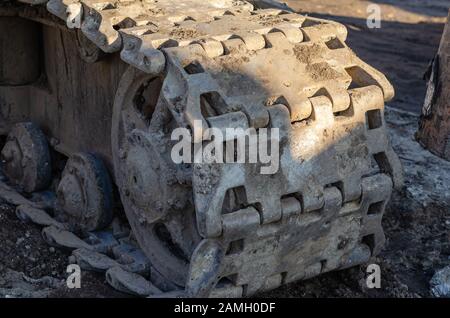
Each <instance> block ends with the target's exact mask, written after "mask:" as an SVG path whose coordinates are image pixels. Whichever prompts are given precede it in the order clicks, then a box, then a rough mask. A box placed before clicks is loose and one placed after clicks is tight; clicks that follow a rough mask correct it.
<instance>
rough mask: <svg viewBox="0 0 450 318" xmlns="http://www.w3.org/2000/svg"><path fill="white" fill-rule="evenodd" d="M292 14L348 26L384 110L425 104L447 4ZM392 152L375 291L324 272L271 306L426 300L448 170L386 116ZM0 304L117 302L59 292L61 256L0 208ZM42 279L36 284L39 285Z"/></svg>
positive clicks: (444, 240)
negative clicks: (370, 21) (400, 176)
mask: <svg viewBox="0 0 450 318" xmlns="http://www.w3.org/2000/svg"><path fill="white" fill-rule="evenodd" d="M287 2H288V3H289V5H291V6H292V7H294V8H295V9H297V10H299V11H301V12H303V13H308V14H311V15H314V16H319V17H324V18H330V19H334V20H337V21H340V22H342V23H344V24H346V25H347V26H348V27H349V39H348V43H349V45H350V46H351V47H352V48H353V49H354V50H355V51H356V52H357V53H358V54H359V55H360V56H361V57H362V58H363V59H364V60H365V61H367V62H369V63H370V64H372V65H374V66H375V67H377V68H378V69H380V70H381V71H383V72H384V73H386V74H387V76H388V77H389V78H390V80H391V81H392V82H393V84H394V86H395V88H396V91H397V97H396V99H395V100H394V101H393V102H391V103H390V105H391V106H392V107H395V108H400V109H404V110H409V111H411V112H415V113H418V112H419V111H420V108H421V105H422V101H423V98H424V95H425V83H424V82H423V80H422V75H423V73H424V72H425V71H426V69H427V65H428V62H429V61H430V60H431V58H432V57H433V55H434V54H435V52H436V51H437V47H438V44H439V39H440V35H441V32H442V29H443V23H444V21H445V16H446V14H447V10H446V9H447V8H448V6H449V4H448V1H447V0H373V1H358V0H339V1H335V0H296V1H295V0H292V1H287ZM370 3H377V4H380V6H381V8H382V16H383V21H382V28H381V29H368V28H367V26H366V16H367V13H366V8H367V5H368V4H370ZM387 113H388V120H389V123H390V126H391V127H390V128H391V131H392V135H393V143H394V147H395V150H396V151H397V152H398V153H399V155H400V158H401V159H402V163H403V164H404V167H405V170H406V188H405V190H404V191H403V192H401V193H395V194H394V197H393V199H392V202H391V203H390V205H389V207H388V209H387V211H386V216H385V221H384V226H385V230H386V237H387V244H386V247H385V249H384V251H383V252H382V253H381V255H380V256H379V257H378V258H377V259H375V260H374V262H375V263H377V264H379V265H380V266H381V269H382V288H381V289H379V290H368V289H367V288H366V287H365V286H366V285H365V275H366V274H365V267H364V266H361V267H356V268H352V269H348V270H345V271H341V272H334V273H328V274H325V275H323V276H321V277H317V278H314V279H311V280H308V281H306V282H298V283H294V284H291V285H288V286H284V287H282V288H279V289H277V290H275V291H272V292H270V293H266V294H263V295H261V296H263V297H266V296H271V297H430V296H431V294H430V291H429V281H430V279H431V277H432V275H433V274H434V273H435V271H436V270H438V269H440V268H443V267H444V266H447V265H449V264H450V258H449V257H450V244H449V242H450V236H449V235H450V234H449V233H450V208H449V207H450V194H449V189H448V188H449V186H448V185H449V184H450V163H448V162H445V161H443V160H440V159H438V158H436V157H434V156H432V155H431V154H429V153H428V152H426V151H424V150H422V149H421V148H420V146H419V145H418V144H417V143H415V142H414V141H413V140H412V136H413V133H414V130H415V128H416V123H417V120H418V119H417V117H415V116H413V115H410V114H402V113H397V112H393V111H388V112H387ZM0 242H1V244H0V296H4V297H5V296H6V297H123V296H126V295H124V294H121V293H118V292H116V291H114V290H113V289H112V288H110V287H109V286H108V285H107V284H106V283H105V280H104V276H103V274H95V273H84V274H83V278H82V284H83V285H82V287H83V288H82V289H81V290H78V291H71V290H68V289H67V288H66V287H65V284H64V279H65V277H66V275H67V274H66V272H65V270H66V266H67V264H68V256H69V253H68V252H65V251H60V250H57V249H56V250H55V249H51V248H50V247H49V246H48V245H47V244H46V243H45V242H44V241H43V240H42V239H41V234H40V228H39V227H37V226H34V225H29V224H23V223H22V222H21V221H19V220H18V219H16V217H15V214H14V208H13V207H11V206H8V205H6V204H0ZM43 277H47V278H49V277H51V278H52V279H46V280H42V281H38V282H37V281H34V280H33V279H41V278H43Z"/></svg>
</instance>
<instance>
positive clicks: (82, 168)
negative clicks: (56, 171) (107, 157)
mask: <svg viewBox="0 0 450 318" xmlns="http://www.w3.org/2000/svg"><path fill="white" fill-rule="evenodd" d="M56 195H57V199H58V204H59V206H60V207H61V209H62V210H63V211H64V212H65V213H66V215H67V217H68V221H69V223H70V224H71V225H73V226H74V227H75V228H76V229H80V230H84V231H95V230H99V229H102V228H105V227H106V226H108V225H109V224H110V223H111V221H112V216H113V215H112V207H113V194H112V183H111V178H110V176H109V174H108V171H107V169H106V167H105V165H104V164H103V162H102V161H101V159H99V158H97V157H96V156H95V155H93V154H90V153H77V154H74V155H72V156H71V157H70V158H69V160H68V161H67V164H66V166H65V168H64V171H63V173H62V176H61V181H60V183H59V185H58V190H57V194H56Z"/></svg>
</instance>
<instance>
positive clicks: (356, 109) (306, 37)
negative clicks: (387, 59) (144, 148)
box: [23, 0, 402, 297]
mask: <svg viewBox="0 0 450 318" xmlns="http://www.w3.org/2000/svg"><path fill="white" fill-rule="evenodd" d="M23 2H28V3H32V4H37V3H42V4H43V3H45V2H47V1H25V0H23ZM221 3H225V5H224V6H222V7H220V8H219V7H218V6H217V4H216V2H214V1H208V2H205V1H195V0H190V1H189V0H183V1H158V2H154V1H139V2H138V1H134V0H129V1H128V0H122V1H94V0H85V1H77V0H50V1H48V2H47V8H48V10H49V11H50V12H51V13H53V14H55V15H56V16H58V17H60V18H61V19H63V20H64V21H65V22H66V24H67V26H68V27H69V28H77V29H81V31H82V32H83V34H84V35H85V36H86V37H87V38H88V39H90V40H91V41H92V42H93V43H94V44H95V45H97V46H98V47H99V48H100V49H101V50H103V51H104V52H108V53H111V52H119V51H120V52H121V53H120V55H121V58H122V59H123V60H124V61H125V62H127V63H128V64H130V65H132V66H134V67H135V68H137V69H139V70H141V71H143V72H146V73H150V74H155V75H156V74H160V73H162V72H163V71H165V72H167V76H166V78H165V81H164V85H163V89H162V94H161V97H160V98H161V100H162V101H163V102H164V103H165V104H166V106H167V107H168V108H169V109H170V110H171V112H172V114H173V116H174V118H175V119H176V120H177V122H178V124H179V125H180V126H181V127H191V128H192V127H193V126H194V122H195V121H196V120H199V121H201V122H202V123H203V127H204V128H207V127H213V128H219V129H224V128H226V127H230V126H232V127H240V128H243V129H246V128H249V127H252V128H256V129H259V128H280V131H281V134H282V135H281V145H282V149H281V153H282V157H281V161H280V162H281V167H280V172H279V173H277V174H275V175H272V176H263V175H260V174H259V173H256V172H255V167H254V166H252V165H244V164H233V165H228V164H225V165H220V166H219V165H205V164H202V165H194V167H193V171H194V173H193V179H192V185H193V189H194V198H195V205H196V216H197V217H196V218H197V222H198V230H199V232H200V234H201V235H202V237H203V241H202V242H201V243H200V245H199V246H198V247H197V248H196V250H195V252H194V255H193V256H192V258H191V264H190V273H189V278H188V282H187V286H186V290H185V291H179V290H176V291H174V292H172V294H170V295H172V296H180V295H187V296H211V295H212V296H235V297H241V296H249V295H252V294H255V293H256V292H259V291H263V290H268V289H273V288H276V287H278V286H280V285H282V284H285V283H289V282H292V281H295V280H299V279H306V278H310V277H313V276H315V275H318V274H320V273H324V272H328V271H331V270H335V269H342V268H346V267H350V266H353V265H356V264H361V263H364V262H366V261H368V260H369V258H370V257H371V256H373V255H375V254H376V253H378V252H379V250H380V248H381V246H382V245H383V242H384V234H383V229H382V227H381V220H382V217H383V214H384V210H385V206H386V204H387V202H388V200H389V198H390V195H391V192H392V188H393V187H394V186H395V187H399V186H401V184H402V175H401V167H400V163H399V161H398V159H397V157H396V155H395V154H394V153H393V151H392V149H391V146H390V144H389V140H388V137H387V133H386V129H385V122H384V119H383V107H384V101H385V100H390V99H391V98H392V97H393V95H394V91H393V88H392V86H391V85H390V84H389V82H388V81H387V79H386V78H385V77H384V76H383V75H382V74H381V73H379V72H378V71H376V70H375V69H373V68H371V67H370V66H368V65H367V64H365V63H364V62H362V61H361V60H360V59H358V58H357V57H356V55H355V54H354V53H353V52H352V51H351V50H350V49H349V48H348V47H347V45H346V44H345V40H346V36H347V31H346V29H345V27H344V26H342V25H340V24H338V23H334V22H330V21H326V20H321V19H316V18H311V17H305V16H301V15H298V14H293V13H291V12H289V11H285V10H280V9H267V10H254V9H253V6H252V5H250V4H249V3H248V2H245V1H234V0H233V1H232V0H230V1H225V2H224V1H221ZM193 8H195V9H193ZM298 74H302V76H298ZM233 83H238V84H237V85H233ZM211 94H212V96H214V97H215V98H213V100H215V101H216V103H217V100H220V103H219V104H220V105H219V106H217V105H216V106H217V107H214V105H212V106H213V108H214V110H215V114H213V115H212V116H211V115H206V114H204V112H202V108H201V102H200V99H201V97H202V96H203V97H205V96H206V97H207V96H208V95H209V96H211ZM200 138H201V137H200ZM195 141H196V142H201V141H204V140H202V139H200V140H195ZM300 141H301V142H300ZM319 146H320V147H322V148H320V147H319ZM355 158H356V159H355ZM318 167H320V170H319V169H318ZM205 175H209V176H211V175H215V176H217V178H204V177H203V176H205ZM226 176H233V178H230V177H226ZM261 185H263V186H261ZM242 192H243V193H245V195H244V196H243V199H242V200H241V201H240V202H239V203H240V204H239V207H237V208H235V209H233V210H232V211H231V212H227V213H224V211H223V202H224V200H225V198H226V196H227V193H234V194H236V193H242ZM46 220H47V221H46V223H52V221H50V220H49V219H48V218H46ZM45 225H48V224H45ZM49 229H51V230H49ZM56 229H58V227H55V226H54V224H53V225H51V227H50V228H48V227H47V228H46V231H47V232H49V233H50V236H53V237H54V238H55V237H56V238H58V237H59V236H58V235H60V234H61V233H60V232H58V231H56ZM59 230H60V231H66V230H64V229H61V228H59ZM58 233H59V234H58ZM64 233H65V232H64ZM47 234H48V233H47ZM72 241H76V240H75V239H74V240H72ZM83 242H84V241H83ZM299 242H301V244H299ZM56 243H58V242H57V241H56ZM88 246H91V245H88ZM88 246H84V244H83V243H81V242H78V243H76V246H71V247H72V248H83V250H81V252H80V250H78V252H74V256H75V257H78V261H79V262H80V263H85V264H88V265H87V267H91V268H96V267H97V268H101V269H102V270H105V269H106V268H107V267H109V268H108V273H109V276H108V277H109V278H108V281H110V282H112V285H113V286H116V287H118V288H119V289H126V288H127V287H126V286H125V285H126V284H125V283H124V282H126V281H130V280H133V281H136V282H137V283H136V284H137V285H139V286H140V289H139V290H140V292H138V294H139V293H146V291H150V293H154V292H155V289H154V288H153V287H154V286H153V285H148V284H147V283H145V282H144V281H142V280H141V279H140V278H139V277H134V278H133V277H131V276H127V277H128V278H127V279H125V280H121V279H120V277H122V278H123V276H120V275H122V274H123V272H122V271H121V270H118V269H114V270H111V268H120V269H122V270H124V269H125V268H124V267H123V266H114V264H115V263H114V262H115V261H114V260H112V261H109V260H108V261H104V262H100V263H101V264H102V266H99V265H98V264H97V265H96V261H95V260H97V261H98V260H99V259H100V260H104V259H103V258H104V254H99V255H97V258H94V259H91V258H89V257H91V256H89V257H84V256H85V255H86V254H83V253H86V250H88V251H89V250H94V251H96V250H95V248H93V249H92V248H89V247H88ZM119 246H120V244H119ZM96 252H98V251H96ZM102 252H104V251H102ZM87 255H92V254H90V253H87ZM83 257H84V259H86V258H89V261H87V260H84V261H83V260H81V259H82V258H83ZM98 262H99V261H98ZM105 263H106V264H108V266H104V264H105ZM109 265H111V266H109ZM261 268H264V270H263V271H262V270H261ZM128 269H129V268H128ZM133 271H137V270H133ZM126 273H128V271H127V272H126ZM126 273H125V274H126ZM125 274H123V275H125ZM155 276H156V277H158V275H157V274H156V275H155ZM114 277H116V278H114ZM150 278H151V279H152V278H153V275H151V277H150ZM157 281H160V283H158V284H156V283H154V285H155V286H156V287H155V288H158V289H160V290H162V291H170V290H171V288H170V286H164V287H165V289H164V288H161V286H162V285H163V284H162V283H161V281H163V279H161V280H159V279H157ZM152 282H153V281H152ZM142 291H145V292H142Z"/></svg>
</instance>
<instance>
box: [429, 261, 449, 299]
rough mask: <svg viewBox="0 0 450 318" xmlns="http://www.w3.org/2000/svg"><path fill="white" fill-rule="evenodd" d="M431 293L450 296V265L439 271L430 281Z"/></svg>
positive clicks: (436, 295)
mask: <svg viewBox="0 0 450 318" xmlns="http://www.w3.org/2000/svg"><path fill="white" fill-rule="evenodd" d="M430 285H431V293H432V294H433V295H434V296H435V297H442V298H450V266H447V267H444V268H443V269H441V270H440V271H437V272H436V273H435V274H434V276H433V278H432V279H431V281H430Z"/></svg>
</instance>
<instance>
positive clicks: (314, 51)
mask: <svg viewBox="0 0 450 318" xmlns="http://www.w3.org/2000/svg"><path fill="white" fill-rule="evenodd" d="M323 52H324V48H323V46H321V45H319V44H316V43H315V44H313V45H304V44H297V45H296V46H295V47H294V54H295V57H296V58H297V60H299V61H300V62H301V63H304V64H311V63H312V62H313V61H314V59H316V58H317V57H320V56H322V55H323Z"/></svg>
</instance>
